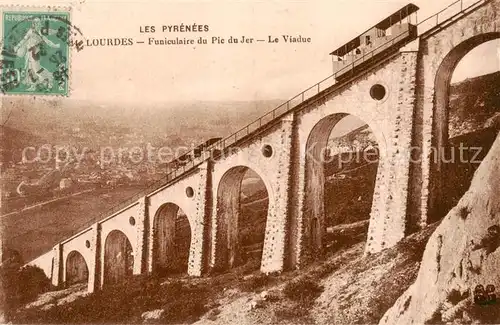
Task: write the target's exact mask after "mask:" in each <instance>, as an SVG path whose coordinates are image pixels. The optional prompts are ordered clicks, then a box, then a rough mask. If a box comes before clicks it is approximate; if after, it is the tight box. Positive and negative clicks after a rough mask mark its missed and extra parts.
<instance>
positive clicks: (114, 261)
mask: <svg viewBox="0 0 500 325" xmlns="http://www.w3.org/2000/svg"><path fill="white" fill-rule="evenodd" d="M475 1H476V2H475V3H469V4H468V5H465V4H464V3H463V2H461V1H458V2H457V3H455V7H457V6H458V10H457V11H456V13H455V14H452V15H451V16H450V17H447V18H446V19H442V20H439V19H440V18H439V16H432V17H431V18H430V20H428V21H427V23H428V22H432V24H433V26H432V27H431V28H430V29H428V30H426V31H422V30H420V28H421V26H423V25H419V35H418V37H417V38H414V39H413V40H410V41H409V42H407V43H406V44H404V45H403V46H398V47H397V48H394V49H393V51H390V52H389V53H388V54H387V55H386V56H384V57H383V58H382V59H380V60H377V62H376V64H372V65H370V66H368V67H367V68H365V69H363V70H362V71H353V74H352V76H351V77H349V78H348V79H344V80H342V81H340V82H338V81H337V82H335V81H334V78H333V77H332V78H329V79H328V80H325V81H324V82H323V83H321V84H318V85H315V86H313V87H312V88H310V89H309V90H308V91H309V92H314V94H313V95H309V93H308V92H305V93H302V94H301V95H299V96H298V97H296V98H295V99H294V100H295V101H296V102H294V101H293V100H292V101H290V102H287V103H285V105H283V106H280V107H279V108H278V109H277V110H275V111H273V112H272V113H269V114H268V115H267V116H264V117H263V118H262V119H260V120H258V121H256V122H255V123H253V124H250V125H249V126H248V127H247V128H246V129H243V130H242V131H240V132H238V133H236V134H234V135H231V136H230V137H228V138H226V139H224V140H222V141H219V142H218V143H217V144H215V146H214V147H218V148H219V149H220V151H218V152H219V156H218V157H217V159H215V157H214V156H213V155H212V154H211V153H210V152H208V151H206V152H203V153H202V155H201V157H199V158H197V159H195V161H193V162H192V164H190V165H188V166H186V167H185V168H184V169H183V170H182V172H178V173H176V174H175V175H174V177H172V178H171V179H169V180H168V181H166V182H164V184H163V185H162V186H161V187H159V188H157V189H155V190H153V191H151V192H150V193H148V194H147V195H145V196H143V197H141V198H140V199H138V200H137V201H136V202H135V203H132V204H130V205H129V206H126V207H124V208H123V209H122V210H120V211H118V212H116V213H114V214H112V215H110V216H109V217H107V218H105V219H103V220H100V221H98V222H96V223H95V224H93V225H92V226H91V227H89V228H87V229H84V230H83V231H81V232H79V233H77V234H76V235H74V236H72V237H70V238H68V239H67V240H64V241H62V242H60V243H58V244H57V245H56V246H55V247H54V248H53V250H52V251H51V252H48V253H47V254H46V255H45V257H48V259H47V260H49V261H50V265H48V264H47V265H43V268H44V269H46V270H47V272H48V274H49V275H50V277H51V279H52V282H53V284H54V285H61V284H64V283H66V282H67V281H69V279H68V274H69V273H71V274H73V275H72V276H75V274H76V276H77V277H78V276H81V275H82V274H85V276H86V278H88V290H89V291H91V292H92V291H94V290H97V289H99V288H101V287H102V286H103V285H104V284H106V283H113V282H117V281H119V280H120V278H122V277H124V276H126V275H128V274H141V273H147V272H153V271H154V269H155V265H156V264H157V261H158V260H162V261H165V260H168V259H169V258H174V257H173V256H174V255H175V253H176V252H175V251H176V247H177V246H176V244H175V243H174V242H173V239H172V238H174V235H175V234H174V233H173V232H174V230H173V229H174V228H173V224H174V223H175V215H176V213H177V210H178V209H179V208H180V209H182V211H183V212H184V213H185V215H186V216H187V220H188V221H189V228H190V233H191V236H190V241H189V242H188V245H187V246H188V247H189V250H188V252H189V253H188V255H189V256H188V257H187V256H186V257H187V261H188V263H187V264H188V269H187V272H188V274H189V275H191V276H201V275H203V274H206V273H207V272H209V271H210V270H213V269H227V268H229V267H231V265H232V261H233V260H234V258H235V256H234V255H235V238H236V237H237V234H238V218H237V216H238V213H239V212H238V206H239V199H240V197H239V191H240V186H241V181H242V175H243V174H244V172H245V171H246V170H247V169H252V170H253V171H254V172H256V173H257V174H258V175H259V176H260V177H261V179H262V180H263V182H264V184H265V187H266V189H267V192H268V197H269V205H268V212H267V222H266V230H265V239H264V246H263V253H262V260H261V271H262V272H265V273H271V272H281V271H284V270H288V269H293V268H296V267H300V266H301V265H304V264H305V263H307V261H308V259H309V257H310V256H313V255H314V253H315V252H316V251H317V250H318V249H320V248H321V247H322V236H323V234H324V232H325V231H326V229H325V228H326V227H325V225H324V222H323V221H324V208H323V204H322V202H323V196H324V190H323V183H324V182H325V179H324V176H323V173H322V168H323V167H322V164H320V163H318V161H319V159H318V158H319V157H320V155H321V150H320V149H322V148H323V147H324V145H325V143H326V141H327V140H328V136H329V134H330V131H331V130H332V128H333V127H334V126H335V124H336V123H337V122H338V121H339V120H340V119H341V118H343V117H344V116H346V115H348V114H351V115H354V116H356V117H358V118H360V119H362V120H363V121H365V122H366V123H367V124H368V125H369V126H370V128H371V130H372V131H373V133H374V135H375V137H376V139H377V142H378V145H379V152H380V158H379V167H378V170H377V176H376V182H375V190H374V195H373V202H372V209H371V214H370V221H369V229H368V235H367V243H366V252H367V253H375V252H379V251H381V250H383V249H385V248H388V247H391V246H393V245H395V244H396V243H398V241H400V240H401V239H402V238H403V237H405V236H406V235H408V234H409V233H411V232H413V231H415V230H417V229H419V228H421V227H423V226H425V225H426V224H428V223H431V222H433V221H434V220H435V219H436V216H440V213H442V212H441V211H439V200H440V197H441V196H442V195H443V193H442V191H441V188H442V183H443V177H442V169H443V166H442V165H441V163H440V162H439V161H440V160H439V159H433V158H434V157H435V155H436V154H439V152H442V151H444V150H446V146H447V142H448V113H447V108H448V100H449V85H450V79H451V76H452V73H453V71H454V68H455V67H456V65H457V63H458V62H459V61H460V59H461V58H462V57H464V56H465V55H466V54H467V53H468V52H469V51H470V50H472V49H473V48H474V47H476V46H478V45H480V44H481V43H484V42H486V41H489V40H493V39H495V38H499V37H500V0H482V1H478V2H477V0H475ZM441 17H442V16H441ZM328 83H329V84H328ZM325 84H326V86H325ZM375 85H382V86H383V87H384V88H385V94H384V95H383V97H382V98H380V99H374V98H373V97H372V96H371V95H370V90H371V89H372V87H373V86H375ZM433 148H437V149H438V150H437V151H436V150H433ZM410 149H411V150H410ZM339 195H342V194H341V193H339ZM161 243H163V244H161ZM165 243H167V245H166V246H167V248H165ZM159 245H160V246H162V247H164V248H163V249H159V248H158V246H159ZM168 247H170V248H168ZM160 255H163V257H162V256H160ZM165 256H166V257H165ZM36 261H37V260H35V261H33V262H34V263H36Z"/></svg>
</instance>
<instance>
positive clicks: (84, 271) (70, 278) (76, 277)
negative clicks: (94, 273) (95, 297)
mask: <svg viewBox="0 0 500 325" xmlns="http://www.w3.org/2000/svg"><path fill="white" fill-rule="evenodd" d="M65 279H66V285H68V286H71V285H73V284H76V283H84V282H87V281H88V279H89V269H88V267H87V263H86V262H85V259H84V258H83V256H82V254H80V252H77V251H72V252H70V253H69V254H68V257H67V258H66V278H65Z"/></svg>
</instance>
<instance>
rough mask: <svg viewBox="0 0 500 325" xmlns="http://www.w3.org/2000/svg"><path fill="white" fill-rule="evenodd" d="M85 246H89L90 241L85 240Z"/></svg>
mask: <svg viewBox="0 0 500 325" xmlns="http://www.w3.org/2000/svg"><path fill="white" fill-rule="evenodd" d="M85 247H87V248H90V242H89V241H88V240H86V241H85Z"/></svg>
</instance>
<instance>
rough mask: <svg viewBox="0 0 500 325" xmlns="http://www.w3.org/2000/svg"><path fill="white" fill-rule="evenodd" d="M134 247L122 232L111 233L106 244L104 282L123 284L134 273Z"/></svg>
mask: <svg viewBox="0 0 500 325" xmlns="http://www.w3.org/2000/svg"><path fill="white" fill-rule="evenodd" d="M133 253H134V252H133V250H132V245H131V244H130V240H129V239H128V238H127V236H126V235H125V234H124V233H123V232H121V231H120V230H113V231H111V232H110V233H109V234H108V236H107V237H106V241H105V244H104V282H103V285H110V284H116V283H120V282H123V281H124V279H125V278H127V277H129V276H131V275H132V273H133V267H134V256H133Z"/></svg>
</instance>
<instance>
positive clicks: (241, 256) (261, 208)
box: [214, 166, 269, 271]
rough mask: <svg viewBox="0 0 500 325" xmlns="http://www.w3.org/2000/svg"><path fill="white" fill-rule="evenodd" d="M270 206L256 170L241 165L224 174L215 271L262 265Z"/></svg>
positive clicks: (218, 193)
mask: <svg viewBox="0 0 500 325" xmlns="http://www.w3.org/2000/svg"><path fill="white" fill-rule="evenodd" d="M268 206H269V193H268V190H267V188H266V185H265V184H264V182H263V181H262V178H261V177H260V176H259V175H258V174H257V173H256V172H255V171H253V170H252V169H250V168H248V167H244V166H238V167H234V168H232V169H230V170H229V171H227V172H226V173H225V174H224V176H223V177H222V179H221V181H220V183H219V187H218V190H217V235H216V236H217V237H216V238H217V242H216V245H217V247H216V250H215V251H216V254H217V255H216V265H215V266H214V269H215V270H226V269H230V268H235V267H242V268H244V269H245V270H246V271H253V270H256V269H259V268H260V265H261V261H262V252H263V248H264V239H265V233H266V222H267V215H268Z"/></svg>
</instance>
